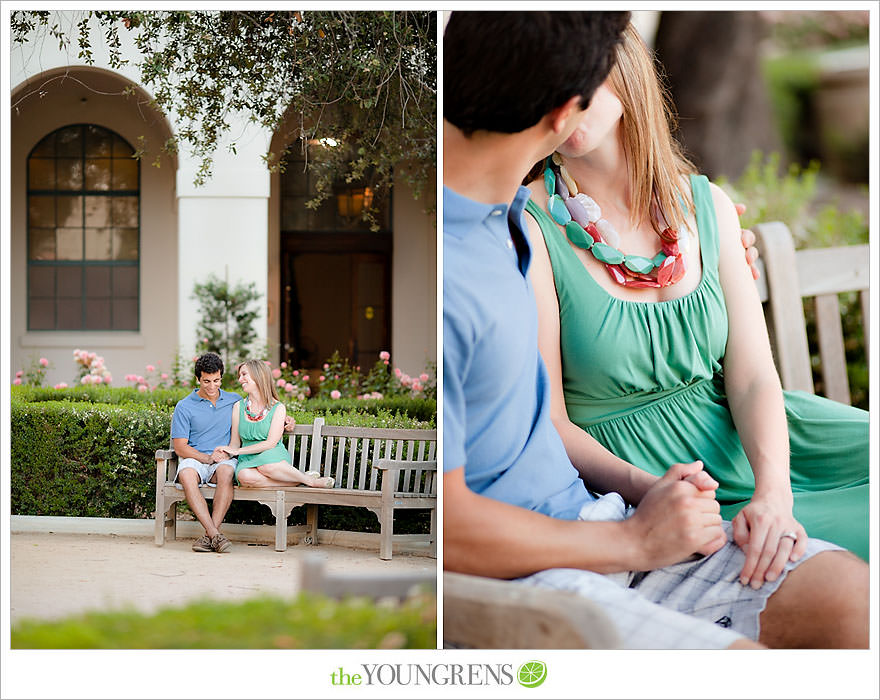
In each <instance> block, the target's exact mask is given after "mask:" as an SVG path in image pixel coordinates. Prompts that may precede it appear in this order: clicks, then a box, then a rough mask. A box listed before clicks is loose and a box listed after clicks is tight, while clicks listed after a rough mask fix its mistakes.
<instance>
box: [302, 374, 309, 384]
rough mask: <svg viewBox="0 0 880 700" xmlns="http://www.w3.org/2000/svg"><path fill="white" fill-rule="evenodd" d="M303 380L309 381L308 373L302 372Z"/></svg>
mask: <svg viewBox="0 0 880 700" xmlns="http://www.w3.org/2000/svg"><path fill="white" fill-rule="evenodd" d="M303 381H304V382H307V381H309V375H308V374H304V375H303Z"/></svg>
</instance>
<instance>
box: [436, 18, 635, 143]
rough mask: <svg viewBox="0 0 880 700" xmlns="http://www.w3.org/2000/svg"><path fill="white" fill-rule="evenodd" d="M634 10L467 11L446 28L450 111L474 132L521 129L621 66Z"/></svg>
mask: <svg viewBox="0 0 880 700" xmlns="http://www.w3.org/2000/svg"><path fill="white" fill-rule="evenodd" d="M629 17H630V13H629V12H460V11H455V12H453V13H452V14H451V15H450V17H449V22H448V23H447V25H446V30H445V32H444V35H443V117H444V118H445V119H446V120H447V121H449V122H450V123H452V124H453V125H455V126H456V127H458V128H459V129H461V130H462V131H463V132H464V133H465V134H472V133H473V132H474V131H477V130H478V129H485V130H488V131H497V132H502V133H506V134H515V133H517V132H520V131H523V130H524V129H528V128H529V127H531V126H534V125H535V124H537V123H538V122H539V121H540V120H541V119H542V118H543V117H544V115H546V114H548V113H549V112H551V111H553V110H554V109H556V108H557V107H560V106H562V105H564V104H565V103H566V102H567V101H568V100H570V99H571V98H572V97H574V96H576V95H580V96H581V98H582V99H581V109H586V108H587V106H588V105H589V104H590V100H591V99H592V97H593V93H594V92H595V91H596V88H597V87H599V85H601V84H602V82H603V81H604V80H605V78H606V76H607V75H608V71H610V70H611V66H613V65H614V47H615V45H616V44H617V42H618V41H619V40H620V33H621V32H622V31H623V29H624V27H626V25H627V23H628V22H629Z"/></svg>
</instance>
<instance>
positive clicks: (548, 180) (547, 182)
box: [544, 168, 556, 195]
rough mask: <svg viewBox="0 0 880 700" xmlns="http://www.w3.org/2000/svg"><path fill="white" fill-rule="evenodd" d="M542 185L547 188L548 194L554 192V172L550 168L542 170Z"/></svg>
mask: <svg viewBox="0 0 880 700" xmlns="http://www.w3.org/2000/svg"><path fill="white" fill-rule="evenodd" d="M544 187H546V188H547V194H548V195H549V194H554V193H555V192H556V173H554V172H553V171H552V170H550V168H547V169H546V170H545V171H544Z"/></svg>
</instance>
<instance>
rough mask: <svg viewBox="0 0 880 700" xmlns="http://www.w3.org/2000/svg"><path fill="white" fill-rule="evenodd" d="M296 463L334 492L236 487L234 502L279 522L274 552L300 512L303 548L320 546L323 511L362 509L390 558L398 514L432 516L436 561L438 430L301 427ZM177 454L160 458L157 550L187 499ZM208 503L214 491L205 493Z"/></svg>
mask: <svg viewBox="0 0 880 700" xmlns="http://www.w3.org/2000/svg"><path fill="white" fill-rule="evenodd" d="M288 436H289V439H288V449H289V452H290V454H291V458H292V463H293V464H294V465H295V466H296V467H297V468H298V469H300V470H301V471H304V472H305V471H317V472H320V473H321V476H332V477H333V478H334V479H335V481H336V483H335V484H334V487H333V488H311V487H308V486H289V487H284V488H275V487H271V488H245V487H241V486H236V487H234V488H233V500H244V501H257V502H259V503H262V504H263V505H265V506H267V507H268V508H269V509H270V510H271V511H272V514H273V515H274V516H275V550H276V551H279V552H283V551H285V550H286V549H287V517H288V516H289V515H290V512H291V510H293V508H295V507H296V506H303V505H304V506H306V533H305V536H304V537H303V538H302V539H301V543H303V544H308V545H316V544H317V543H318V506H319V505H321V504H323V505H343V506H360V507H363V508H367V509H369V510H370V511H372V512H373V513H375V514H376V517H377V518H378V519H379V529H380V535H379V537H380V544H379V557H380V558H381V559H391V552H392V538H393V531H394V511H395V510H400V509H405V508H425V509H430V511H431V525H430V533H429V534H428V539H429V546H430V552H431V556H434V557H436V555H437V542H436V532H437V515H436V514H437V481H436V475H437V461H436V445H437V431H436V430H422V429H391V428H371V427H350V426H337V425H326V424H325V423H324V419H323V418H316V419H315V422H314V423H312V424H311V425H296V426H295V427H294V429H293V431H292V432H291V433H289V434H288ZM176 474H177V455H176V454H175V452H174V450H170V449H169V450H157V452H156V532H155V541H156V544H157V545H163V544H164V543H165V539H166V537H167V538H169V539H174V538H175V536H176V530H175V528H176V513H177V504H178V503H179V502H180V501H183V500H185V499H184V494H183V488H182V487H181V486H180V484H178V483H176V482H175V481H174V477H175V475H176ZM200 491H201V493H202V494H203V495H204V496H205V498H207V499H212V498H213V495H214V488H213V487H211V486H202V487H200Z"/></svg>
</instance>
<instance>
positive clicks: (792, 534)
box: [779, 530, 798, 544]
mask: <svg viewBox="0 0 880 700" xmlns="http://www.w3.org/2000/svg"><path fill="white" fill-rule="evenodd" d="M786 537H790V538H791V541H792V544H794V543H795V542H797V541H798V536H797V533H796V532H794V531H793V530H789V531H788V532H783V533H782V534H781V535H780V536H779V539H780V540H783V539H785V538H786Z"/></svg>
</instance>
